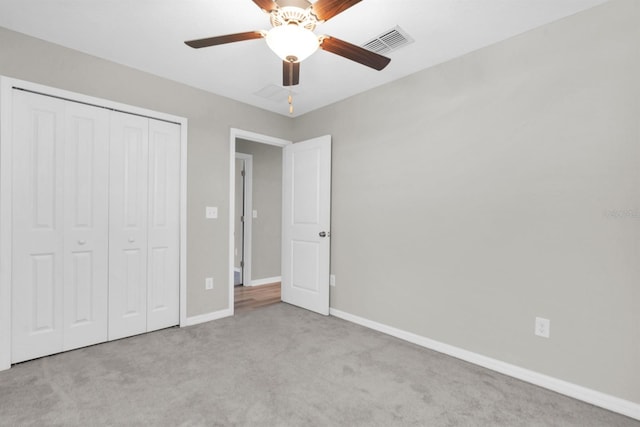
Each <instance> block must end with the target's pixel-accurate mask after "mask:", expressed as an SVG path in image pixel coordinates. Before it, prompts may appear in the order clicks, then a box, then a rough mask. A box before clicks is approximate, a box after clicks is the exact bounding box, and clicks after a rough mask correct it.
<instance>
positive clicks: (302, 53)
mask: <svg viewBox="0 0 640 427" xmlns="http://www.w3.org/2000/svg"><path fill="white" fill-rule="evenodd" d="M267 45H268V46H269V47H270V48H271V50H272V51H273V52H274V53H275V54H276V55H278V56H279V57H280V58H281V59H282V60H283V61H292V58H295V59H294V60H293V62H301V61H304V60H305V59H306V58H308V57H309V56H311V55H312V54H313V53H314V52H315V51H316V50H318V46H319V45H320V42H319V41H318V37H317V36H316V35H315V34H314V33H313V31H310V30H308V29H306V28H303V27H300V26H298V25H280V26H277V27H274V28H272V29H271V30H269V32H268V33H267Z"/></svg>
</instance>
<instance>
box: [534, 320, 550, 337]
mask: <svg viewBox="0 0 640 427" xmlns="http://www.w3.org/2000/svg"><path fill="white" fill-rule="evenodd" d="M534 333H535V334H536V335H537V336H539V337H543V338H549V335H550V333H551V321H550V320H549V319H544V318H542V317H536V328H535V331H534Z"/></svg>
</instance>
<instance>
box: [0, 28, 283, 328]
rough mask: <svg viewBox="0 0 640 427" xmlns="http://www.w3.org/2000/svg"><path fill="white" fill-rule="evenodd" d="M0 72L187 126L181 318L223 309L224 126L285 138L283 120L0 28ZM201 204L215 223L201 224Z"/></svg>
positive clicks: (225, 295) (226, 129) (225, 243)
mask: <svg viewBox="0 0 640 427" xmlns="http://www.w3.org/2000/svg"><path fill="white" fill-rule="evenodd" d="M0 74H2V75H6V76H9V77H14V78H19V79H23V80H28V81H32V82H36V83H41V84H45V85H49V86H53V87H56V88H61V89H66V90H70V91H74V92H79V93H83V94H87V95H91V96H96V97H101V98H106V99H109V100H113V101H118V102H123V103H126V104H130V105H135V106H139V107H143V108H148V109H152V110H157V111H161V112H165V113H169V114H175V115H178V116H183V117H186V118H187V119H188V120H189V134H188V140H189V143H188V151H189V154H188V184H187V185H188V191H187V201H188V207H187V221H188V229H187V252H188V260H187V315H188V316H194V315H198V314H203V313H209V312H213V311H217V310H221V309H226V308H228V292H229V286H228V277H229V262H230V261H229V249H228V248H229V156H230V153H229V134H230V128H231V127H236V128H240V129H243V130H248V131H253V132H258V133H262V134H266V135H272V136H286V134H287V133H288V132H287V130H288V129H289V127H290V126H291V121H290V119H289V118H286V117H284V116H280V115H276V114H271V113H267V112H265V111H263V110H259V109H257V108H254V107H251V106H248V105H245V104H241V103H239V102H235V101H232V100H229V99H227V98H223V97H220V96H216V95H212V94H209V93H207V92H204V91H200V90H197V89H194V88H191V87H188V86H185V85H182V84H178V83H175V82H171V81H169V80H166V79H163V78H160V77H156V76H153V75H150V74H147V73H143V72H140V71H137V70H134V69H131V68H128V67H124V66H121V65H118V64H115V63H112V62H109V61H105V60H102V59H98V58H96V57H92V56H89V55H86V54H83V53H80V52H77V51H73V50H70V49H66V48H63V47H60V46H58V45H54V44H51V43H47V42H44V41H41V40H38V39H35V38H32V37H27V36H25V35H22V34H19V33H16V32H12V31H9V30H7V29H4V28H0ZM206 206H218V208H219V211H218V215H219V219H217V220H206V219H205V217H204V211H205V207H206ZM208 276H213V278H214V281H215V288H214V290H212V291H205V288H204V279H205V277H208Z"/></svg>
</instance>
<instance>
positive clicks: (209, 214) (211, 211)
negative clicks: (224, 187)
mask: <svg viewBox="0 0 640 427" xmlns="http://www.w3.org/2000/svg"><path fill="white" fill-rule="evenodd" d="M205 217H206V218H207V219H216V218H218V208H217V207H216V206H207V207H206V209H205Z"/></svg>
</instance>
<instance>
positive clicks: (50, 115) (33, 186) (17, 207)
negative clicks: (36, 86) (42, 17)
mask: <svg viewBox="0 0 640 427" xmlns="http://www.w3.org/2000/svg"><path fill="white" fill-rule="evenodd" d="M13 117H14V119H13V120H14V121H13V138H12V141H13V144H12V151H13V156H12V169H13V176H12V180H13V183H14V187H13V189H12V193H13V202H12V210H13V212H12V217H13V236H12V238H13V254H12V255H13V256H12V260H13V264H12V277H11V281H12V309H11V312H12V322H11V323H12V333H11V337H12V343H11V362H12V363H17V362H21V361H23V360H29V359H34V358H36V357H40V356H44V355H47V354H52V353H58V352H60V351H62V333H63V309H62V307H63V262H62V253H63V250H62V233H63V204H62V203H60V201H61V200H62V196H63V191H64V179H63V161H64V123H65V122H64V101H61V100H59V99H54V98H48V97H42V96H39V95H35V94H32V93H28V92H21V91H13Z"/></svg>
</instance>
